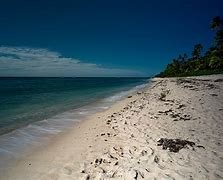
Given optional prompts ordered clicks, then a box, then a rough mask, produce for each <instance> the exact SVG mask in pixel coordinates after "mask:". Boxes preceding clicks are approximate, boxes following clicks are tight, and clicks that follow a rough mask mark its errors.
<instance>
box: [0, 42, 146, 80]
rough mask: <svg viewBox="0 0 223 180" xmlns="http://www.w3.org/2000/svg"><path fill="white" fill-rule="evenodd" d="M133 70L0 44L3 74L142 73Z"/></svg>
mask: <svg viewBox="0 0 223 180" xmlns="http://www.w3.org/2000/svg"><path fill="white" fill-rule="evenodd" d="M142 75H143V74H142V73H141V72H138V71H134V70H127V69H112V68H104V67H101V66H99V65H97V64H91V63H84V62H81V61H80V60H78V59H74V58H67V57H63V56H62V55H61V54H60V53H58V52H54V51H50V50H48V49H37V48H27V47H6V46H1V47H0V76H40V77H44V76H47V77H61V76H62V77H75V76H77V77H88V76H89V77H90V76H99V77H100V76H107V77H111V76H118V77H123V76H142Z"/></svg>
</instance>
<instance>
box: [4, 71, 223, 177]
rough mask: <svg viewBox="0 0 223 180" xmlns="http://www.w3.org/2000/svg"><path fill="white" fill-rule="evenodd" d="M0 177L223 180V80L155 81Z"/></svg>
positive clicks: (52, 142) (18, 163)
mask: <svg viewBox="0 0 223 180" xmlns="http://www.w3.org/2000/svg"><path fill="white" fill-rule="evenodd" d="M0 179H126V180H131V179H133V180H134V179H223V75H213V76H201V77H196V78H195V77H191V78H164V79H158V78H155V79H153V81H152V83H151V86H150V87H149V88H146V89H144V90H142V91H140V92H137V93H135V94H133V95H131V96H129V97H128V98H126V99H124V100H122V101H120V102H118V103H116V104H114V105H113V106H112V107H111V108H109V109H108V110H106V111H104V112H100V113H97V114H94V115H92V116H89V117H88V118H87V119H85V120H84V121H82V122H80V123H79V124H78V125H76V126H74V127H73V128H72V129H71V130H70V131H69V132H65V133H63V134H59V135H58V136H56V137H55V138H53V139H52V140H51V141H50V142H49V144H47V145H46V146H45V147H41V148H39V149H38V150H36V151H35V152H33V153H32V154H29V155H28V156H27V157H25V158H23V159H21V160H18V161H17V162H15V163H14V164H13V166H11V167H9V168H7V169H6V170H5V171H1V174H0Z"/></svg>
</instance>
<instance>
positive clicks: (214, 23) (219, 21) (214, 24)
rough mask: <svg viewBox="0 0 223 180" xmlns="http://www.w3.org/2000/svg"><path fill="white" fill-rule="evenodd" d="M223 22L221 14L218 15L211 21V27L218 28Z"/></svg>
mask: <svg viewBox="0 0 223 180" xmlns="http://www.w3.org/2000/svg"><path fill="white" fill-rule="evenodd" d="M222 24H223V20H222V19H221V17H220V16H216V17H214V18H213V19H212V22H211V29H218V28H219V27H221V26H222Z"/></svg>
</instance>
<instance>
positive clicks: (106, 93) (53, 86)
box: [0, 78, 148, 165]
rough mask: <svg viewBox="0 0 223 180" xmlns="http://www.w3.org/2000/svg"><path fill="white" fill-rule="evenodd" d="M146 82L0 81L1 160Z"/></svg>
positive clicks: (130, 79) (98, 80)
mask: <svg viewBox="0 0 223 180" xmlns="http://www.w3.org/2000/svg"><path fill="white" fill-rule="evenodd" d="M146 82H148V79H145V78H0V134H1V135H0V157H1V159H2V160H3V158H4V159H5V160H8V159H13V158H16V157H20V156H21V155H22V154H23V153H22V152H23V151H24V149H26V147H29V149H31V147H35V145H37V146H38V145H40V144H41V143H42V142H43V141H44V139H45V140H47V139H48V138H49V137H51V135H54V134H57V133H59V132H61V131H63V130H65V129H67V128H69V126H70V125H71V124H74V123H75V122H78V121H80V120H81V119H82V118H83V117H85V116H87V115H90V114H93V113H95V112H98V111H101V110H104V109H107V108H108V107H110V106H111V105H112V104H113V103H114V102H116V101H118V100H120V99H122V98H123V97H125V96H127V95H128V94H129V93H131V92H134V91H137V90H138V89H140V88H143V87H144V86H146V84H145V83H146ZM2 162H3V161H2ZM0 165H1V164H0Z"/></svg>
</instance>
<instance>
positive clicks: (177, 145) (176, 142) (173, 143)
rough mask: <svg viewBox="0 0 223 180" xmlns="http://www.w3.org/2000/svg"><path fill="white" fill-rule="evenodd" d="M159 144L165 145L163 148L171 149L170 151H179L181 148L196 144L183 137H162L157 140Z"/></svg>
mask: <svg viewBox="0 0 223 180" xmlns="http://www.w3.org/2000/svg"><path fill="white" fill-rule="evenodd" d="M157 142H158V143H159V144H157V146H163V149H169V151H170V152H175V153H176V152H179V150H181V149H183V148H186V147H187V146H191V147H193V146H195V143H194V142H192V141H187V140H181V139H167V138H161V139H159V140H158V141H157Z"/></svg>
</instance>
